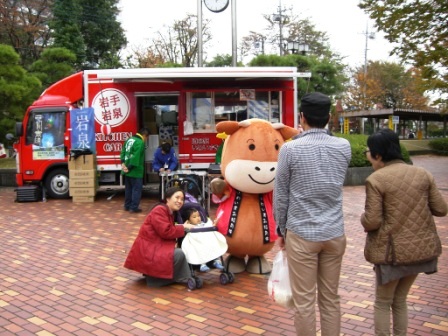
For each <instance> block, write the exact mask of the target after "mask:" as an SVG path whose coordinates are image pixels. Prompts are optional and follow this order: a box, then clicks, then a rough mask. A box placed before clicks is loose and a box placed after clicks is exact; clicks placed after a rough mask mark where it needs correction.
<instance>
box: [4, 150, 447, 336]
mask: <svg viewBox="0 0 448 336" xmlns="http://www.w3.org/2000/svg"><path fill="white" fill-rule="evenodd" d="M412 159H413V161H414V164H415V165H418V166H422V167H425V168H427V169H428V170H430V171H431V172H432V173H433V174H434V176H435V178H436V181H437V183H438V187H439V188H440V189H441V191H442V193H443V195H444V197H445V199H446V200H448V157H438V156H432V155H425V156H415V157H412ZM108 196H110V194H108V193H100V194H99V195H98V196H97V200H96V201H95V202H94V203H73V202H72V201H71V200H51V199H49V200H48V201H47V202H31V203H16V202H14V200H15V192H14V188H0V205H1V208H0V209H1V210H0V232H1V233H0V335H1V336H8V335H39V336H47V335H185V336H186V335H272V336H273V335H290V336H292V335H295V331H294V326H293V312H292V311H288V310H286V309H284V308H281V307H279V306H277V305H276V304H275V303H273V302H272V301H271V300H270V299H269V297H268V294H267V289H266V286H267V281H268V275H254V274H249V273H246V272H244V273H239V274H236V275H235V282H234V283H232V284H227V285H221V284H220V281H219V274H220V273H219V272H218V271H217V270H213V271H211V272H209V273H206V274H202V273H197V275H199V276H201V277H202V278H203V279H204V287H203V288H201V289H196V290H193V291H190V290H188V289H187V287H186V286H185V285H172V286H169V287H165V288H158V289H152V288H148V287H147V286H146V284H145V282H144V280H143V277H142V276H141V274H138V273H136V272H133V271H130V270H127V269H125V268H123V266H122V265H123V262H124V260H125V257H126V255H127V252H128V250H129V248H130V247H131V244H132V243H133V241H134V238H135V237H136V235H137V232H138V230H139V228H140V225H141V224H142V222H143V220H144V218H145V213H147V211H148V210H149V209H150V208H151V207H152V205H153V204H154V203H155V202H156V197H152V196H150V195H145V196H144V199H143V201H142V208H143V209H144V212H143V213H141V214H129V213H128V212H125V211H123V210H122V208H123V194H122V193H120V194H118V195H116V196H115V197H113V198H112V199H110V200H108ZM364 200H365V194H364V187H363V186H356V187H344V215H345V223H346V235H347V238H348V245H347V251H346V254H345V257H344V262H343V267H342V277H341V283H340V295H341V302H342V334H343V335H353V336H355V335H356V336H358V335H373V319H372V317H373V300H374V273H373V270H372V265H370V264H369V263H367V262H366V261H365V260H364V255H363V247H364V239H365V233H364V232H363V230H362V228H361V225H360V223H359V218H360V215H361V213H362V211H363V207H364ZM215 210H216V209H215V208H212V209H211V215H212V216H213V215H214V211H215ZM435 220H436V224H437V227H438V230H439V234H440V237H441V239H442V245H443V254H442V257H441V258H440V259H439V272H438V273H436V274H434V275H430V276H429V275H423V274H422V275H420V276H419V277H418V279H417V281H416V283H415V284H414V286H413V287H412V290H411V292H410V295H409V300H408V302H409V317H410V324H409V330H408V334H409V335H448V217H444V218H437V217H436V219H435ZM276 251H277V250H276V248H274V249H273V250H272V251H271V252H269V253H268V254H267V257H268V259H269V260H270V261H272V259H273V256H274V255H275V253H276Z"/></svg>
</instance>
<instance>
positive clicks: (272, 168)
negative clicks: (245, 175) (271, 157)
mask: <svg viewBox="0 0 448 336" xmlns="http://www.w3.org/2000/svg"><path fill="white" fill-rule="evenodd" d="M255 170H256V171H260V170H261V168H260V167H255ZM274 170H275V167H271V169H269V171H271V172H273V171H274Z"/></svg>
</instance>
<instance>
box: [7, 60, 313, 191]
mask: <svg viewBox="0 0 448 336" xmlns="http://www.w3.org/2000/svg"><path fill="white" fill-rule="evenodd" d="M298 77H310V74H309V73H299V72H297V70H296V68H294V67H222V68H206V67H203V68H150V69H110V70H108V69H107V70H106V69H101V70H86V71H83V72H79V73H76V74H73V75H71V76H69V77H66V78H64V79H62V80H60V81H58V82H57V83H55V84H53V85H52V86H50V87H49V88H48V89H47V90H45V91H44V92H43V93H42V95H41V96H40V97H39V98H38V99H37V100H36V101H35V102H34V103H33V104H32V105H31V106H30V107H29V108H28V109H27V111H26V113H25V116H24V118H23V121H22V122H19V123H17V125H16V142H15V144H14V149H15V151H16V153H17V156H16V160H17V173H16V182H17V185H18V186H19V187H20V186H27V185H39V186H41V187H44V188H45V190H46V193H47V194H48V196H50V197H52V198H66V197H68V196H69V172H68V159H69V158H70V150H71V144H72V141H71V140H72V139H71V137H72V135H73V131H74V129H73V125H71V123H70V113H71V111H74V110H75V109H79V108H82V107H90V108H93V111H94V138H95V143H96V145H95V154H96V160H97V172H98V181H99V184H100V187H101V186H106V187H107V186H123V181H122V178H121V174H120V169H121V165H120V151H121V148H122V144H123V142H124V141H125V140H126V139H127V138H129V137H131V136H132V135H133V134H135V133H136V132H137V131H138V130H139V129H140V128H141V127H147V128H148V129H149V130H150V133H151V135H150V136H149V139H148V143H147V149H146V154H145V157H146V159H145V161H146V170H147V171H148V173H149V172H150V171H151V161H152V159H153V154H154V151H155V150H156V148H157V147H158V146H159V144H160V143H161V142H165V141H166V142H170V143H171V144H172V145H173V147H174V148H175V150H176V152H177V155H178V159H179V165H180V167H179V168H180V169H191V170H199V169H202V170H206V169H208V167H209V165H210V163H214V161H215V155H216V151H217V148H218V147H219V145H220V144H221V142H222V140H221V139H219V138H217V137H216V135H217V134H216V129H215V125H216V123H218V122H220V121H222V120H237V121H238V120H244V119H248V118H262V119H266V120H269V121H271V122H282V123H284V124H285V125H289V126H292V127H296V126H297V113H296V111H297V78H298ZM42 148H44V150H42ZM145 180H146V181H147V180H148V179H147V178H145Z"/></svg>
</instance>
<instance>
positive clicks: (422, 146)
mask: <svg viewBox="0 0 448 336" xmlns="http://www.w3.org/2000/svg"><path fill="white" fill-rule="evenodd" d="M429 141H430V140H400V143H401V144H402V145H404V147H406V149H407V150H408V151H409V152H413V151H427V150H428V151H429V150H431V148H430V147H429Z"/></svg>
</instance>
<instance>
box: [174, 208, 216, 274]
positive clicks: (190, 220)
mask: <svg viewBox="0 0 448 336" xmlns="http://www.w3.org/2000/svg"><path fill="white" fill-rule="evenodd" d="M183 213H184V214H185V218H187V220H186V221H185V222H184V223H187V224H193V225H196V227H212V226H216V224H217V223H218V220H219V219H218V218H217V219H215V220H214V221H213V222H212V221H211V219H210V218H207V222H203V221H202V218H201V214H200V213H199V211H198V209H196V208H194V207H189V208H186V209H185V211H184V212H183ZM213 267H214V268H217V269H219V270H223V269H224V266H223V265H222V262H221V259H220V258H216V259H215V260H213ZM199 270H200V271H201V272H209V271H210V267H208V266H207V263H202V264H201V266H200V267H199Z"/></svg>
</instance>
